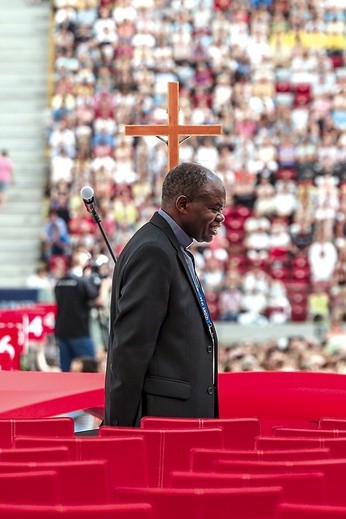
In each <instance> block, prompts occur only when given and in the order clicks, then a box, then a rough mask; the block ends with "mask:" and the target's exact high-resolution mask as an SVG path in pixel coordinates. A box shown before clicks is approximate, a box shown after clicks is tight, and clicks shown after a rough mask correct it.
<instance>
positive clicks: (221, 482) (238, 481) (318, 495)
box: [169, 471, 326, 504]
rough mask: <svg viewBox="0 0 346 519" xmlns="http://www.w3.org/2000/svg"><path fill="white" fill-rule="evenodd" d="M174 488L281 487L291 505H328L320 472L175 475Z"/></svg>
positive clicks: (189, 473) (173, 475)
mask: <svg viewBox="0 0 346 519" xmlns="http://www.w3.org/2000/svg"><path fill="white" fill-rule="evenodd" d="M169 484H170V487H172V488H249V487H267V486H270V487H272V486H279V487H281V488H282V490H283V495H282V500H283V501H285V502H286V501H287V502H291V503H315V504H317V503H325V502H326V483H325V477H324V475H323V474H322V473H321V472H316V473H313V472H311V473H307V474H305V473H298V472H294V473H290V474H288V473H279V474H275V473H272V474H241V475H239V474H219V473H217V472H191V471H190V472H172V473H171V476H170V482H169Z"/></svg>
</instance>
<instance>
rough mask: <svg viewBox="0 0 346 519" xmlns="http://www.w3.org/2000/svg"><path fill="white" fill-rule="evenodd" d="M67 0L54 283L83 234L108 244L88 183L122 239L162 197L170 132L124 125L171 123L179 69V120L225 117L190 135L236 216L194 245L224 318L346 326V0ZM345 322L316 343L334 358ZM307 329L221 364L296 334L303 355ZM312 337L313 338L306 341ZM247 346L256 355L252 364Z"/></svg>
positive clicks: (51, 227) (56, 78)
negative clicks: (156, 133)
mask: <svg viewBox="0 0 346 519" xmlns="http://www.w3.org/2000/svg"><path fill="white" fill-rule="evenodd" d="M53 6H54V7H53V13H52V27H53V29H52V31H53V41H54V59H53V62H52V73H53V82H52V92H51V97H50V107H49V117H48V122H47V162H48V168H47V186H46V206H45V207H46V223H45V225H44V228H43V230H42V252H41V259H42V265H41V267H40V268H39V272H38V277H39V278H40V279H42V280H43V281H42V284H44V283H47V284H51V285H54V283H55V282H56V280H57V279H58V278H59V277H60V276H61V275H62V274H63V272H64V271H65V269H66V267H67V265H68V261H69V258H70V256H71V253H72V251H73V250H75V249H76V248H78V247H84V248H87V250H88V251H89V252H90V253H91V254H92V256H93V257H94V258H97V256H98V255H100V254H104V255H109V253H108V251H107V248H106V246H105V243H104V241H103V238H102V236H101V235H100V232H99V229H98V227H97V224H95V222H94V221H93V219H92V218H91V216H90V215H89V214H88V213H87V211H86V209H85V207H84V204H83V201H82V199H81V196H80V189H81V188H82V187H83V186H85V185H91V186H93V188H94V191H95V198H96V200H97V207H98V212H99V214H100V216H101V219H102V224H103V227H104V229H105V231H106V233H107V236H108V238H109V241H110V243H111V244H112V247H113V248H114V251H115V254H116V255H118V254H119V252H120V251H121V249H122V247H123V246H124V244H125V243H126V242H127V240H128V239H129V238H130V236H131V235H132V234H133V233H134V231H135V230H136V229H137V228H138V227H139V226H141V225H142V224H143V223H144V222H145V221H147V220H148V218H150V216H151V214H152V213H153V212H154V210H155V209H157V208H158V207H159V203H160V194H161V184H162V180H163V178H164V176H165V174H166V172H167V168H168V166H167V157H168V155H167V147H166V145H165V143H163V142H162V141H161V140H159V139H157V138H156V137H145V138H139V137H128V136H125V130H124V127H125V125H129V124H143V125H147V124H165V123H166V121H167V111H166V108H167V85H168V82H170V81H178V82H179V89H180V90H179V94H180V115H179V117H180V123H182V124H221V125H222V135H220V136H217V137H193V138H192V137H191V138H190V139H188V140H186V141H185V142H184V143H182V144H181V145H180V161H184V160H188V161H197V162H200V163H201V164H203V165H205V166H207V167H210V168H211V169H213V170H215V172H216V173H217V174H218V175H220V176H221V177H222V179H223V181H224V183H225V185H226V189H227V207H226V208H225V211H224V214H225V218H226V219H225V225H224V228H223V232H221V233H220V234H219V235H218V236H217V237H216V238H215V239H214V240H213V242H212V243H211V244H208V245H205V244H198V245H195V246H194V247H195V250H194V255H195V259H196V266H197V268H198V271H199V276H200V279H201V282H202V284H203V287H204V290H205V293H206V297H207V299H208V303H209V306H210V310H211V313H212V316H213V318H214V320H215V321H225V322H238V323H240V324H266V323H285V322H292V321H293V322H304V321H306V320H312V321H313V322H314V323H316V327H317V328H318V327H320V329H322V328H323V325H324V324H325V323H326V322H328V323H331V326H330V336H331V337H332V336H333V333H334V336H335V334H336V335H337V337H341V336H342V335H343V330H344V328H343V323H344V320H345V316H346V297H345V296H346V239H345V238H346V55H345V49H346V6H345V3H344V1H342V0H309V1H307V0H181V1H175V0H54V2H53ZM35 282H37V276H36V280H35ZM29 283H30V280H29ZM331 337H328V340H327V342H328V348H326V343H323V345H322V346H321V345H320V346H319V348H320V347H321V348H322V350H321V351H322V353H321V351H320V350H319V351H313V356H314V357H316V358H315V361H316V364H318V363H320V364H321V366H323V367H324V368H325V369H332V368H331V366H332V365H333V366H334V367H333V369H335V364H333V363H335V362H339V363H340V366H341V367H340V368H339V367H338V368H337V369H340V370H341V371H342V370H343V369H344V365H343V362H344V361H343V360H342V359H341V360H340V359H339V358H338V359H337V361H335V356H334V355H333V351H334V350H333V345H332V346H331V343H333V340H332V338H331ZM299 340H301V339H299V338H298V339H297V340H296V341H295V339H292V340H291V339H290V340H289V341H286V342H285V344H284V345H283V344H281V345H280V344H275V348H274V349H275V355H272V349H273V344H271V343H270V341H269V343H268V344H266V345H265V346H264V347H263V348H262V350H261V352H260V353H257V354H254V351H255V350H256V344H255V343H248V344H246V345H245V346H244V348H245V349H244V350H243V354H242V356H241V361H240V360H239V361H236V359H237V354H238V353H239V351H238V347H237V346H238V345H234V346H232V347H231V348H228V349H225V351H224V355H223V357H222V359H221V360H220V362H221V365H222V369H225V370H230V369H231V368H230V365H231V364H232V366H233V367H232V369H234V366H238V369H243V370H244V369H250V367H251V366H252V368H251V369H270V368H268V366H276V368H275V369H279V368H278V366H280V365H281V369H291V368H292V364H291V365H290V366H288V365H287V366H286V365H285V364H284V363H283V361H282V358H281V357H282V355H284V354H285V352H287V351H289V349H290V351H292V348H293V350H294V351H296V354H295V355H293V356H292V359H291V362H292V363H295V368H297V367H298V368H300V369H303V368H302V366H307V364H308V363H307V362H305V361H306V359H303V358H302V355H301V354H300V353H301V352H300V343H299ZM303 342H304V340H303ZM314 348H316V345H313V344H312V345H309V343H308V342H306V341H305V349H306V351H310V353H311V349H312V350H314ZM257 351H258V348H257ZM330 356H332V360H331V358H330ZM274 357H275V358H274ZM317 357H318V359H317ZM244 359H245V360H246V362H245V360H244ZM231 361H232V362H231ZM243 362H245V364H246V366H248V367H246V366H243V365H242V367H241V368H239V366H241V364H242V363H243ZM309 362H310V361H309ZM311 362H312V361H311ZM282 363H283V365H282ZM253 366H255V367H253Z"/></svg>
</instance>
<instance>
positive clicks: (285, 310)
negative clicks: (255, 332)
mask: <svg viewBox="0 0 346 519" xmlns="http://www.w3.org/2000/svg"><path fill="white" fill-rule="evenodd" d="M267 314H268V319H269V322H270V323H279V324H282V323H286V322H287V321H289V320H290V318H291V304H290V302H289V299H288V296H287V290H286V287H285V285H284V283H283V282H282V281H280V280H279V279H273V280H271V281H270V289H269V293H268V309H267Z"/></svg>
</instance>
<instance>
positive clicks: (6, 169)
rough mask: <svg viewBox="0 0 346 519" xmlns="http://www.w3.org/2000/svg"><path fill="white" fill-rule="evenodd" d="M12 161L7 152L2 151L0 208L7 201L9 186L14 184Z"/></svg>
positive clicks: (0, 161)
mask: <svg viewBox="0 0 346 519" xmlns="http://www.w3.org/2000/svg"><path fill="white" fill-rule="evenodd" d="M13 169H14V165H13V161H12V159H11V157H10V156H9V154H8V151H7V150H2V151H1V154H0V207H2V206H4V205H5V204H6V201H7V192H8V189H9V187H10V185H11V184H13V183H14V177H13Z"/></svg>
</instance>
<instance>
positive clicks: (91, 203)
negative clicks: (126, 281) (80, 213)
mask: <svg viewBox="0 0 346 519" xmlns="http://www.w3.org/2000/svg"><path fill="white" fill-rule="evenodd" d="M80 195H81V197H82V198H83V202H84V205H85V207H86V210H87V211H88V213H90V214H91V215H92V217H93V220H94V222H96V223H97V225H98V226H99V228H100V231H101V233H102V236H103V238H104V240H105V242H106V245H107V247H108V250H109V253H110V255H111V257H112V259H113V261H114V264H115V263H116V262H117V260H116V258H115V256H114V252H113V249H112V246H111V244H110V243H109V240H108V238H107V235H106V233H105V231H104V229H103V227H102V223H101V218H100V215H99V214H98V212H97V211H96V207H95V198H94V190H93V188H92V187H90V186H84V187H82V189H81V190H80Z"/></svg>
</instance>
